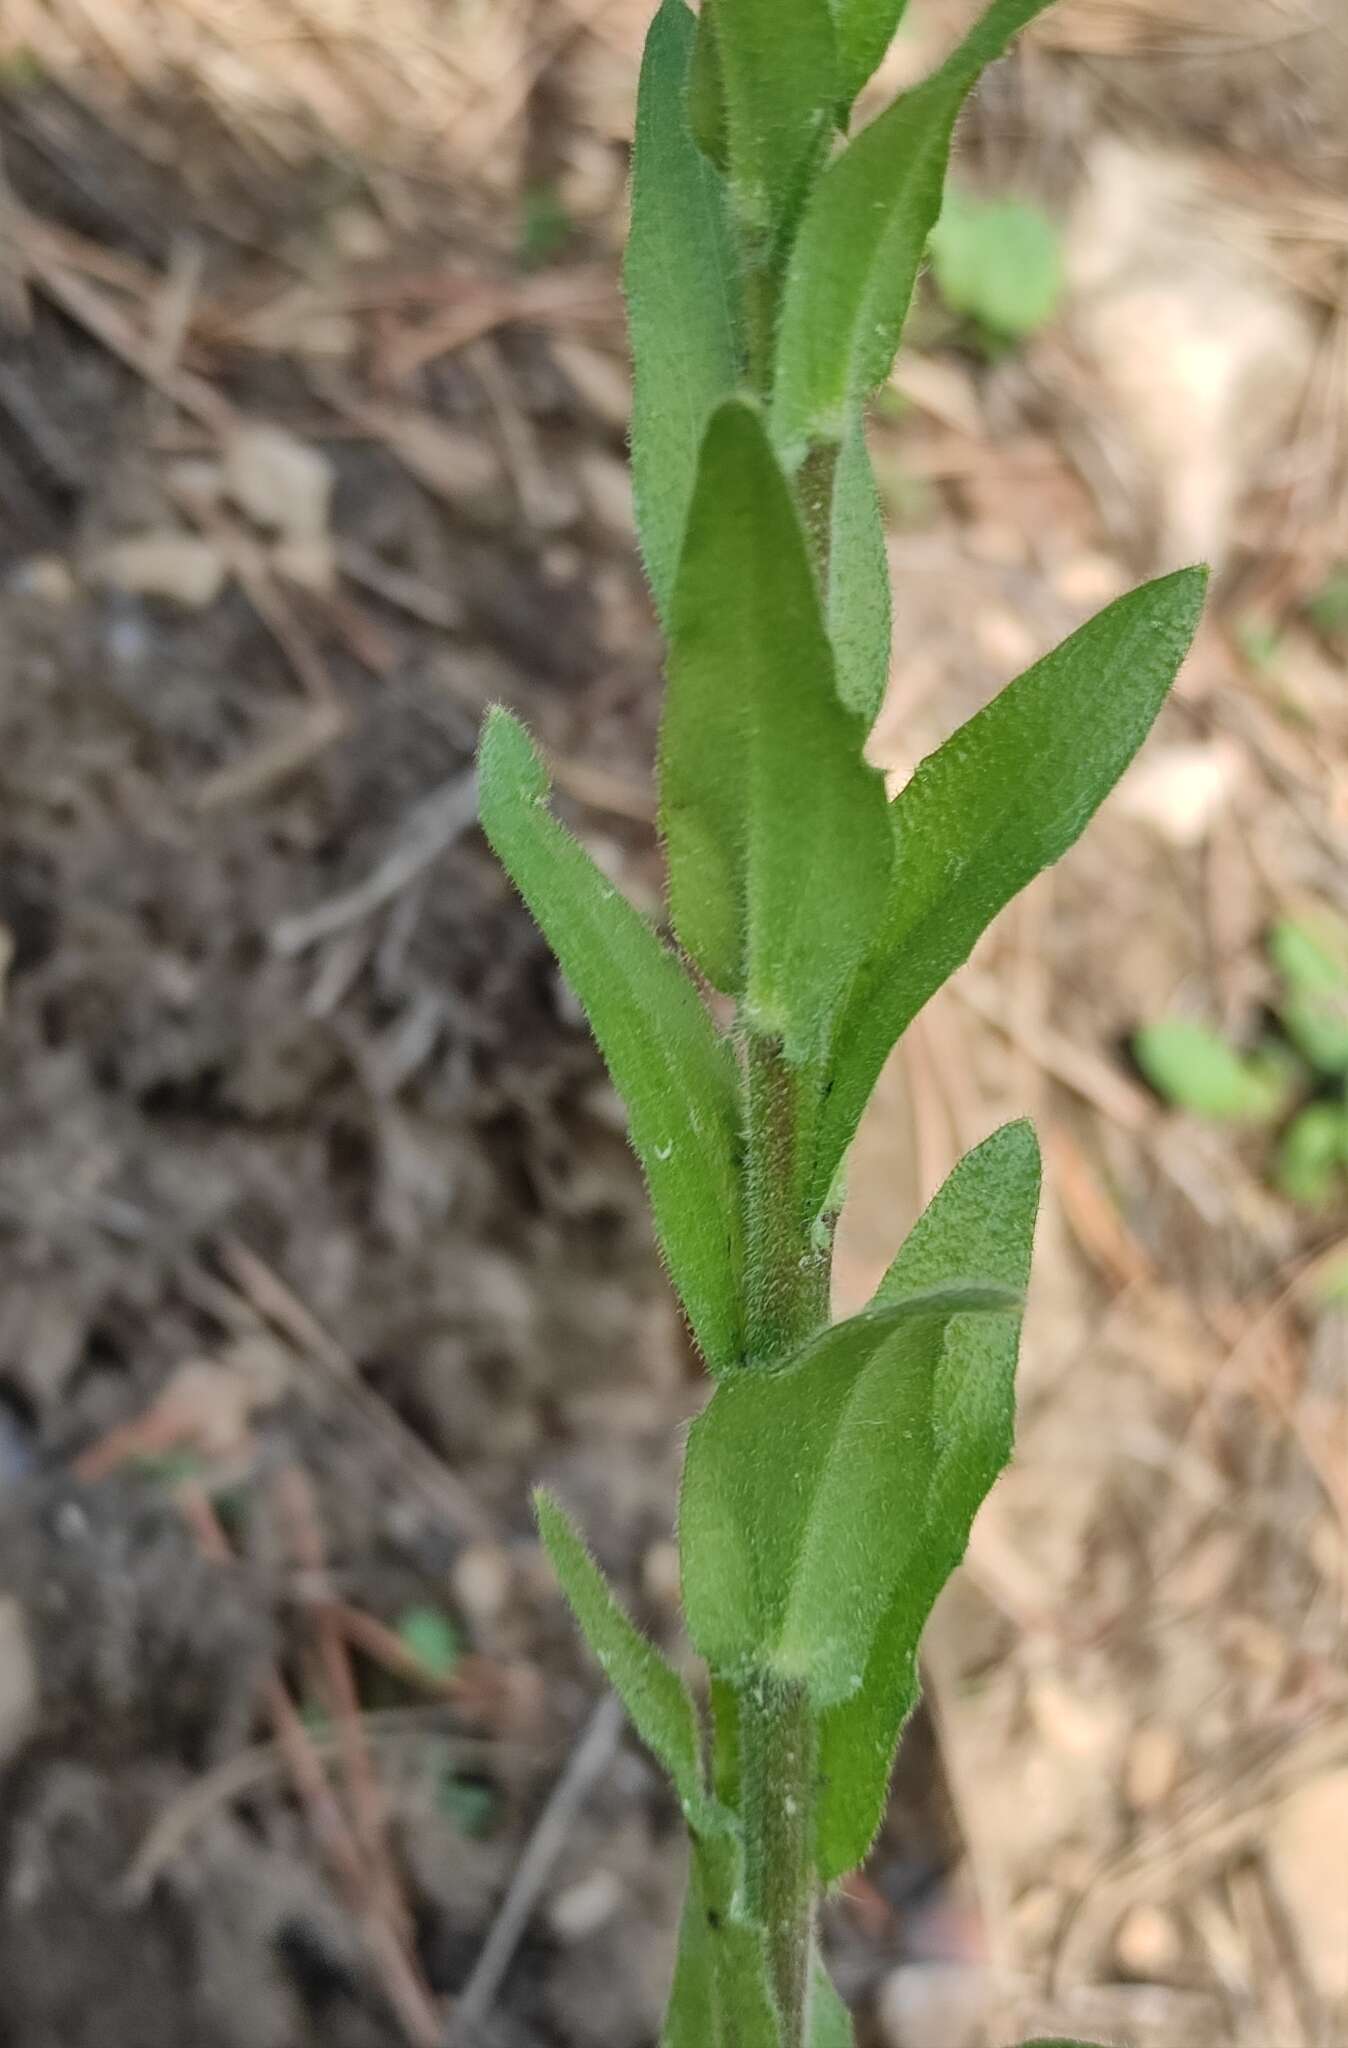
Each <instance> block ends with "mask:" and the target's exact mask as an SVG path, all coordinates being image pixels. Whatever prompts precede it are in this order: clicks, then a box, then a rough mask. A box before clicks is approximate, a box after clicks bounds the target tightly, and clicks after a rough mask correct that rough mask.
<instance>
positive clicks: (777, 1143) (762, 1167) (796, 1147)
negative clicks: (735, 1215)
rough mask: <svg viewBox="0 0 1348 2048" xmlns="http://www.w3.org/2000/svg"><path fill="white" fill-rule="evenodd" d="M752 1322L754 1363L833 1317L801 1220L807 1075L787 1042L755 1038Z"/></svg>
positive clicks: (751, 1079) (748, 1318) (749, 1174)
mask: <svg viewBox="0 0 1348 2048" xmlns="http://www.w3.org/2000/svg"><path fill="white" fill-rule="evenodd" d="M746 1067H747V1080H748V1159H747V1161H746V1184H747V1193H748V1225H749V1227H748V1243H747V1247H746V1249H747V1254H748V1257H747V1274H746V1295H747V1299H746V1303H745V1311H746V1314H745V1323H746V1329H747V1333H748V1352H749V1359H750V1362H751V1363H753V1364H756V1365H764V1364H771V1363H772V1362H773V1361H774V1360H775V1359H779V1358H781V1357H783V1356H784V1355H785V1354H786V1353H787V1352H788V1351H792V1350H794V1349H795V1347H796V1346H797V1345H798V1344H800V1343H802V1342H803V1341H804V1339H805V1338H806V1337H811V1336H813V1335H814V1333H815V1331H816V1330H818V1329H819V1328H820V1327H821V1326H822V1325H823V1324H824V1323H825V1322H827V1320H828V1263H829V1262H828V1257H827V1254H826V1253H825V1252H823V1251H822V1250H821V1249H820V1248H819V1247H818V1246H817V1245H815V1244H813V1243H812V1241H811V1237H810V1232H809V1229H808V1227H807V1226H806V1225H805V1223H804V1222H803V1221H802V1204H801V1200H800V1187H801V1183H802V1179H803V1167H804V1164H805V1162H803V1161H802V1160H801V1158H800V1156H799V1152H800V1139H801V1130H802V1117H801V1114H800V1110H801V1093H802V1082H801V1076H800V1075H799V1074H798V1073H797V1072H796V1071H795V1070H794V1069H793V1068H792V1067H791V1066H789V1065H788V1063H787V1061H786V1059H785V1057H784V1056H783V1053H782V1050H781V1047H780V1046H779V1045H777V1044H775V1043H774V1042H773V1041H772V1040H770V1039H766V1038H755V1037H752V1036H751V1037H750V1039H749V1042H748V1047H747V1051H746Z"/></svg>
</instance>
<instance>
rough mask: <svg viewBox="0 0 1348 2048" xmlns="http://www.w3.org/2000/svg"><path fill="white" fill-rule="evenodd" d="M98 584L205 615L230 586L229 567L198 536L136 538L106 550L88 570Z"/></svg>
mask: <svg viewBox="0 0 1348 2048" xmlns="http://www.w3.org/2000/svg"><path fill="white" fill-rule="evenodd" d="M88 574H89V576H90V578H91V580H92V581H93V582H95V583H101V584H105V585H108V586H110V587H111V588H112V589H115V590H121V591H125V592H126V593H127V595H128V596H132V597H159V598H164V599H165V600H167V602H169V603H170V604H176V605H180V606H181V607H182V608H183V610H184V611H204V610H205V609H206V607H207V605H211V604H214V603H215V600H216V598H217V597H219V595H220V593H221V591H222V590H223V589H224V587H225V579H226V577H227V576H228V574H229V568H228V564H227V563H226V561H225V558H224V556H223V555H222V553H221V552H220V550H219V548H217V547H216V546H215V544H214V542H212V541H209V540H205V539H202V538H201V537H200V536H199V535H197V534H192V533H177V532H174V531H172V530H171V529H165V530H164V531H162V532H154V533H138V534H131V535H128V537H127V538H126V539H125V540H119V541H114V542H112V544H111V545H110V546H109V547H105V548H101V549H100V550H99V552H98V553H97V554H96V555H95V556H94V557H93V559H92V561H91V562H90V563H89V565H88Z"/></svg>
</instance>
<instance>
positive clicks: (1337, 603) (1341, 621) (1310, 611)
mask: <svg viewBox="0 0 1348 2048" xmlns="http://www.w3.org/2000/svg"><path fill="white" fill-rule="evenodd" d="M1306 616H1307V618H1308V619H1309V620H1310V622H1311V624H1312V625H1313V626H1314V627H1315V628H1316V629H1317V631H1318V632H1321V633H1323V634H1324V636H1325V638H1326V639H1327V640H1335V639H1338V638H1339V637H1340V636H1341V635H1342V634H1345V633H1348V565H1344V564H1340V565H1339V567H1337V568H1335V569H1332V570H1331V571H1330V573H1329V575H1328V576H1327V577H1326V578H1325V580H1324V582H1323V583H1322V584H1321V585H1320V588H1319V589H1318V590H1317V591H1316V593H1315V595H1314V596H1313V597H1311V598H1309V599H1308V600H1307V603H1306Z"/></svg>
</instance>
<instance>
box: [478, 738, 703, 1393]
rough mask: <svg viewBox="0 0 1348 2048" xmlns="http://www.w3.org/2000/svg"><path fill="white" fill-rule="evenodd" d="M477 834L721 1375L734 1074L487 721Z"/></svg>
mask: <svg viewBox="0 0 1348 2048" xmlns="http://www.w3.org/2000/svg"><path fill="white" fill-rule="evenodd" d="M478 792H479V807H480V811H481V818H482V827H483V830H484V831H485V833H486V835H487V838H488V839H489V840H490V842H491V844H492V846H493V848H494V849H495V851H496V853H497V855H498V857H499V858H500V860H501V863H502V865H503V866H504V867H505V869H506V872H507V873H508V874H509V875H510V877H511V879H512V881H513V882H514V884H515V886H516V888H517V889H518V890H519V892H520V894H521V895H522V896H523V898H524V900H525V902H526V903H527V904H528V906H529V908H530V910H531V911H532V912H533V914H534V916H535V917H536V918H537V919H538V922H539V924H540V925H541V926H542V927H543V931H544V934H545V936H546V937H547V940H548V943H549V944H550V945H551V947H552V950H553V952H554V953H555V954H556V955H557V959H558V961H559V962H560V964H561V968H562V972H563V973H564V974H565V976H566V978H567V980H568V982H569V983H570V984H571V987H572V988H573V990H574V991H575V994H576V996H577V998H578V1000H579V1001H580V1003H581V1005H582V1007H583V1008H584V1010H585V1013H586V1015H587V1016H588V1017H589V1020H590V1025H591V1028H592V1030H593V1031H594V1035H595V1037H596V1039H597V1040H598V1041H599V1049H600V1051H601V1052H602V1053H603V1055H604V1059H605V1061H606V1062H607V1064H608V1069H609V1072H610V1074H611V1075H612V1076H613V1081H614V1085H615V1086H616V1088H617V1090H618V1092H619V1094H620V1095H621V1096H622V1098H623V1100H624V1102H625V1103H626V1104H627V1110H628V1117H629V1121H630V1129H631V1138H632V1144H633V1146H634V1147H635V1149H636V1152H637V1155H638V1157H639V1158H640V1160H641V1163H642V1166H643V1167H644V1169H645V1173H646V1180H647V1184H648V1186H649V1188H650V1194H651V1204H652V1207H653V1209H654V1211H655V1223H656V1230H657V1233H658V1235H659V1238H660V1243H661V1245H662V1247H663V1250H664V1253H665V1257H666V1258H667V1260H668V1262H669V1269H670V1273H671V1275H672V1277H673V1280H674V1284H675V1286H676V1288H677V1289H678V1291H679V1294H680V1296H681V1297H682V1300H683V1304H684V1307H685V1308H686V1310H687V1312H688V1318H689V1321H690V1322H691V1324H692V1326H693V1330H694V1333H695V1334H696V1337H697V1340H698V1342H699V1344H700V1345H701V1347H702V1351H703V1354H704V1356H705V1357H706V1360H707V1363H708V1364H709V1365H710V1366H711V1368H712V1370H713V1371H719V1370H722V1369H724V1368H726V1367H727V1366H731V1365H734V1364H735V1363H736V1362H737V1361H738V1359H739V1358H740V1356H741V1353H742V1350H743V1333H742V1328H741V1321H740V1314H741V1311H740V1271H741V1264H742V1249H741V1243H740V1238H741V1222H740V1204H739V1182H738V1167H737V1153H738V1147H739V1077H738V1073H737V1071H736V1067H735V1062H734V1057H733V1055H732V1053H731V1050H730V1048H729V1046H728V1045H727V1043H726V1042H725V1041H724V1040H723V1039H721V1038H720V1037H718V1035H717V1033H716V1030H715V1028H714V1026H713V1025H712V1022H711V1019H710V1017H709V1016H708V1014H707V1012H706V1010H705V1009H704V1007H703V1005H702V1002H701V1000H700V998H699V996H698V993H697V990H696V988H695V987H694V986H693V983H692V982H691V980H690V979H689V977H688V975H687V974H686V973H685V971H684V969H683V967H682V966H681V965H680V963H679V961H678V960H677V959H676V958H675V956H674V955H673V954H672V953H671V952H669V951H668V949H667V948H666V947H665V946H663V945H662V944H661V943H660V941H659V939H658V938H657V937H656V935H655V933H654V932H653V931H652V930H651V928H650V926H649V925H648V924H647V923H646V921H645V919H644V918H643V917H641V916H639V915H638V913H637V912H636V911H635V910H634V909H633V908H632V906H631V904H630V903H628V902H627V901H626V900H625V899H624V898H623V897H622V896H621V895H620V894H619V892H618V891H617V890H616V889H615V888H614V887H613V885H612V883H611V882H609V881H608V880H607V879H606V878H605V877H604V875H603V874H601V872H600V870H599V869H598V868H597V867H596V866H595V864H594V862H593V861H592V860H591V859H590V856H589V854H588V853H586V851H585V849H584V848H583V847H582V846H581V845H580V843H579V842H578V841H577V840H575V839H573V838H572V836H571V834H570V833H569V832H567V831H565V830H564V829H563V827H562V826H561V825H559V824H558V823H557V820H556V819H555V818H553V817H552V816H551V815H550V814H549V812H548V809H547V799H548V782H547V776H546V774H545V773H544V769H543V764H542V762H541V761H540V760H539V757H538V755H537V753H536V752H535V749H534V746H533V743H532V741H531V740H530V738H529V735H528V734H527V733H526V732H525V730H524V728H523V726H522V725H520V724H519V722H518V720H516V719H514V718H512V717H511V716H510V714H509V712H507V711H503V710H501V709H499V708H498V709H496V710H494V711H491V712H489V713H488V715H487V720H486V724H485V726H484V728H483V734H482V745H481V750H480V754H479V761H478Z"/></svg>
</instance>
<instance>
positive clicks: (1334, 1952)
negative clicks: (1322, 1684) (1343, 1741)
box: [1264, 1770, 1348, 2007]
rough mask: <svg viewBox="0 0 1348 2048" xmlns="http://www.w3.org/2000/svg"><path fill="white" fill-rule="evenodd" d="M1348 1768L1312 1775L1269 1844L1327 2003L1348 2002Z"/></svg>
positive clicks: (1278, 1820) (1297, 1936)
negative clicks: (1347, 1879)
mask: <svg viewBox="0 0 1348 2048" xmlns="http://www.w3.org/2000/svg"><path fill="white" fill-rule="evenodd" d="M1346 1842H1348V1770H1339V1771H1330V1772H1328V1773H1326V1775H1325V1776H1323V1777H1320V1778H1312V1779H1311V1780H1310V1781H1309V1783H1307V1784H1304V1785H1301V1786H1300V1787H1298V1789H1297V1790H1296V1791H1295V1792H1294V1793H1293V1794H1292V1795H1291V1797H1290V1798H1289V1799H1287V1800H1285V1801H1284V1802H1283V1804H1282V1806H1281V1807H1280V1808H1279V1810H1278V1812H1277V1813H1276V1815H1275V1816H1274V1819H1273V1823H1272V1826H1271V1828H1270V1829H1269V1832H1268V1836H1267V1839H1266V1844H1265V1852H1264V1853H1265V1856H1266V1859H1267V1863H1268V1869H1269V1873H1270V1875H1271V1877H1272V1879H1273V1882H1274V1884H1275V1885H1276V1886H1277V1889H1278V1892H1279V1895H1280V1897H1281V1899H1282V1902H1283V1905H1284V1906H1285V1908H1286V1912H1287V1925H1288V1927H1289V1928H1290V1929H1291V1931H1292V1936H1293V1939H1294V1940H1295V1942H1296V1944H1297V1947H1298V1949H1299V1950H1300V1952H1301V1959H1302V1963H1303V1964H1304V1966H1305V1970H1306V1974H1307V1976H1308V1977H1309V1978H1310V1979H1311V1981H1312V1983H1313V1984H1314V1985H1315V1988H1316V1991H1317V1992H1318V1993H1319V1996H1320V1997H1321V1998H1322V1999H1323V2001H1324V2003H1325V2004H1326V2006H1329V2007H1335V2006H1342V2005H1344V2004H1348V1886H1345V1883H1344V1854H1345V1852H1344V1844H1345V1843H1346Z"/></svg>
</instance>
